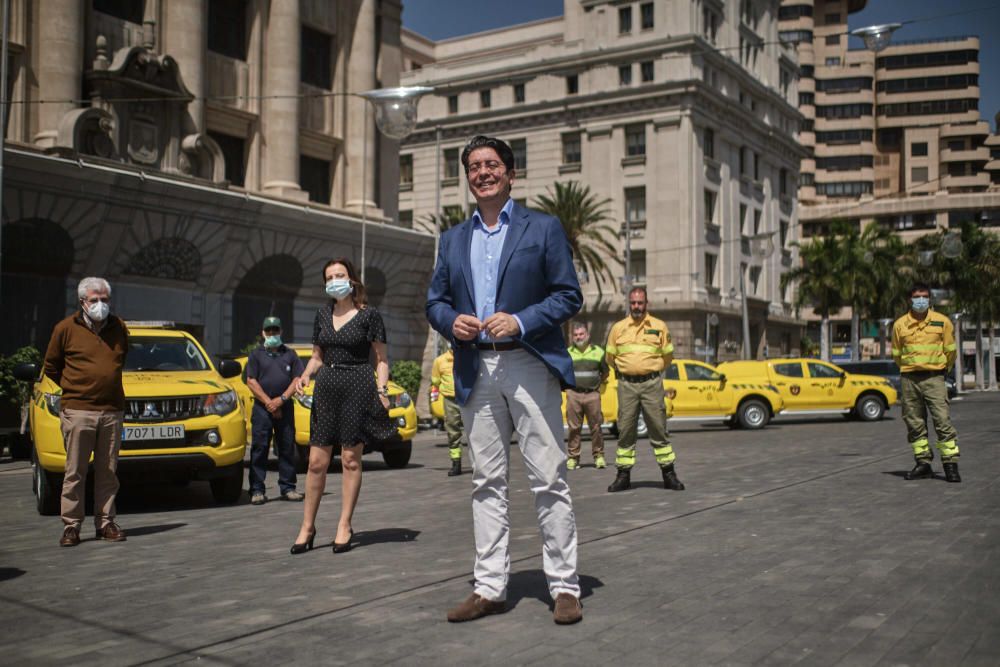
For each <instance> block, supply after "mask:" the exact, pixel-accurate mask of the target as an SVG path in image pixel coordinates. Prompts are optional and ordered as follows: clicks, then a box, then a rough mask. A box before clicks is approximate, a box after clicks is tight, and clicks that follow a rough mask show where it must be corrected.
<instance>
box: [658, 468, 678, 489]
mask: <svg viewBox="0 0 1000 667" xmlns="http://www.w3.org/2000/svg"><path fill="white" fill-rule="evenodd" d="M660 472H662V473H663V488H664V489H671V490H673V491H683V490H684V482H682V481H681V480H679V479H677V473H676V472H674V464H673V463H671V464H670V465H668V466H663V467H662V468H660Z"/></svg>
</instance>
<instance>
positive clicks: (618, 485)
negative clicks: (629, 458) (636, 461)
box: [608, 468, 632, 493]
mask: <svg viewBox="0 0 1000 667" xmlns="http://www.w3.org/2000/svg"><path fill="white" fill-rule="evenodd" d="M630 488H632V473H631V471H629V470H625V469H623V468H619V469H618V475H617V476H616V477H615V481H613V482H611V486H609V487H608V493H615V492H616V491H625V490H627V489H630Z"/></svg>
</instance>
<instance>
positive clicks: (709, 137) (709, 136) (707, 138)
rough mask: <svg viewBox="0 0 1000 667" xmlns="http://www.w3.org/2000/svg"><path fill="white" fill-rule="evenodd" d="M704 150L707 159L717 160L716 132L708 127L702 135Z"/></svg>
mask: <svg viewBox="0 0 1000 667" xmlns="http://www.w3.org/2000/svg"><path fill="white" fill-rule="evenodd" d="M702 136H703V141H702V150H703V151H704V152H705V157H707V158H711V159H713V160H714V159H715V130H713V129H712V128H710V127H706V128H705V131H704V132H703V134H702Z"/></svg>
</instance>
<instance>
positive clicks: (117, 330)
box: [45, 312, 128, 411]
mask: <svg viewBox="0 0 1000 667" xmlns="http://www.w3.org/2000/svg"><path fill="white" fill-rule="evenodd" d="M126 354H128V329H127V328H126V327H125V323H124V322H122V321H121V320H120V319H119V318H117V317H114V316H110V317H108V320H107V322H106V323H105V325H104V326H103V327H101V330H100V331H99V332H94V331H91V329H90V327H88V326H87V323H86V321H85V320H84V319H83V313H81V312H77V313H76V314H75V315H71V316H70V317H67V318H66V319H64V320H62V321H61V322H59V323H58V324H56V326H55V328H54V329H53V330H52V338H51V339H49V348H48V350H47V351H46V352H45V374H46V375H47V376H49V377H50V378H52V380H53V381H54V382H55V383H56V384H58V385H59V386H60V387H62V390H63V393H62V407H64V408H70V409H73V410H99V411H115V410H124V409H125V391H124V389H123V388H122V366H124V365H125V355H126Z"/></svg>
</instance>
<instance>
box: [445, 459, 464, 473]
mask: <svg viewBox="0 0 1000 667" xmlns="http://www.w3.org/2000/svg"><path fill="white" fill-rule="evenodd" d="M461 474H462V462H461V461H460V460H458V459H456V460H454V461H452V462H451V470H449V471H448V477H455V476H457V475H461Z"/></svg>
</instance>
